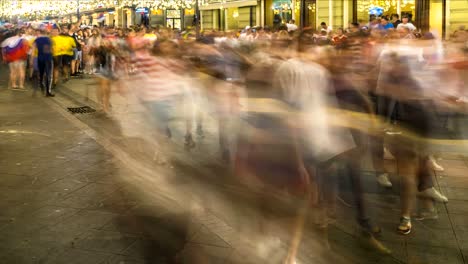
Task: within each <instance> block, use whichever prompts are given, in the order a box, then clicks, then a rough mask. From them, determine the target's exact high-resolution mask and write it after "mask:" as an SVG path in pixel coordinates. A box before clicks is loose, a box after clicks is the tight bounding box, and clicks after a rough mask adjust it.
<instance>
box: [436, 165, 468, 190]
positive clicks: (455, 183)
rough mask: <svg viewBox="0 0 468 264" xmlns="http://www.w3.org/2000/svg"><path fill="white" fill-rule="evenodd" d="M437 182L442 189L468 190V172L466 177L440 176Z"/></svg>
mask: <svg viewBox="0 0 468 264" xmlns="http://www.w3.org/2000/svg"><path fill="white" fill-rule="evenodd" d="M467 170H468V168H467ZM437 182H438V183H439V185H440V186H441V187H458V188H468V171H467V175H466V176H452V175H451V176H445V175H444V176H440V177H439V178H438V179H437Z"/></svg>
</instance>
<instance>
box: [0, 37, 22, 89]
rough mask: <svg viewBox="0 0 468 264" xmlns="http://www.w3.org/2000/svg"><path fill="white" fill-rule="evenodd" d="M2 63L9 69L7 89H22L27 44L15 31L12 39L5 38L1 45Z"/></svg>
mask: <svg viewBox="0 0 468 264" xmlns="http://www.w3.org/2000/svg"><path fill="white" fill-rule="evenodd" d="M1 47H2V56H3V61H4V62H6V63H8V65H9V67H10V81H9V85H8V86H9V87H10V88H11V89H15V90H25V89H24V78H25V71H26V60H27V59H28V51H29V44H28V41H27V40H26V39H24V38H22V37H21V32H20V31H19V30H16V31H15V32H14V35H13V36H12V37H9V38H7V39H6V40H5V41H3V42H2V44H1Z"/></svg>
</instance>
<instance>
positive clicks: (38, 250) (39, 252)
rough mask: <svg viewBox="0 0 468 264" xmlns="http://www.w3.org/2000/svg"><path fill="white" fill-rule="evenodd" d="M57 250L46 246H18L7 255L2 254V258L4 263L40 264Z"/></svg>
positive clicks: (0, 257)
mask: <svg viewBox="0 0 468 264" xmlns="http://www.w3.org/2000/svg"><path fill="white" fill-rule="evenodd" d="M55 250H56V249H55V248H50V247H44V246H35V247H24V248H16V249H13V250H10V251H9V252H8V253H7V254H5V255H0V259H1V261H2V263H21V264H38V263H41V261H42V260H44V259H46V258H47V257H48V256H49V255H50V254H52V253H53V252H54V251H55Z"/></svg>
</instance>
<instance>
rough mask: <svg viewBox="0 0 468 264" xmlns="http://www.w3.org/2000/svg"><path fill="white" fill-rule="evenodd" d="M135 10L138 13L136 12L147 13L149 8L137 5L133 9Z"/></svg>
mask: <svg viewBox="0 0 468 264" xmlns="http://www.w3.org/2000/svg"><path fill="white" fill-rule="evenodd" d="M135 12H136V13H138V14H148V13H149V10H148V8H145V7H139V8H137V9H135Z"/></svg>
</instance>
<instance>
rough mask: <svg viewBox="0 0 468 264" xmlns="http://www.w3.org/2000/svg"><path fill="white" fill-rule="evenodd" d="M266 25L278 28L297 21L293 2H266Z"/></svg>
mask: <svg viewBox="0 0 468 264" xmlns="http://www.w3.org/2000/svg"><path fill="white" fill-rule="evenodd" d="M265 7H266V10H265V18H266V20H267V21H266V24H267V25H270V26H273V28H278V27H279V26H280V25H281V24H285V23H288V22H289V21H290V20H291V19H295V18H294V17H293V15H294V6H293V2H292V1H291V0H265Z"/></svg>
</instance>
